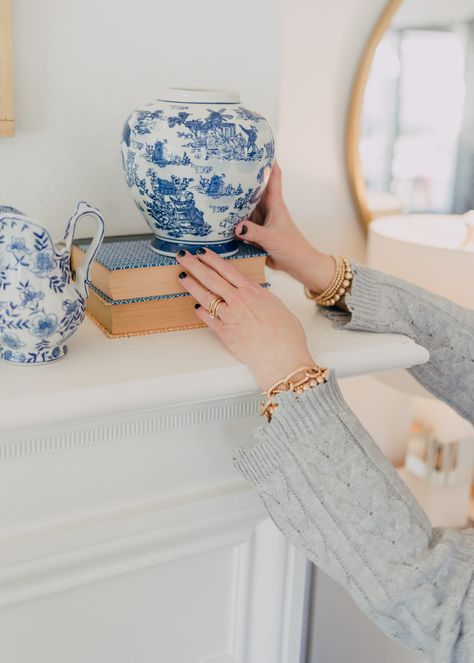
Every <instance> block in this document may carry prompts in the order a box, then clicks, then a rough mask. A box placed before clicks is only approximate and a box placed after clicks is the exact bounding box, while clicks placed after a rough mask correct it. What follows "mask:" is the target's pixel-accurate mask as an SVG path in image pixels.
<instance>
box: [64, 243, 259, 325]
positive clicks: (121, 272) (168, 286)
mask: <svg viewBox="0 0 474 663" xmlns="http://www.w3.org/2000/svg"><path fill="white" fill-rule="evenodd" d="M150 239H151V236H150V235H132V236H120V237H109V238H106V239H105V240H104V243H103V244H102V246H101V248H100V249H99V252H98V254H97V256H96V261H95V262H94V263H93V265H92V269H91V285H90V294H89V299H88V301H87V312H88V314H89V316H90V317H91V318H92V319H93V320H94V321H95V322H96V323H98V325H99V326H100V328H101V329H102V331H103V332H104V333H105V334H107V336H110V337H120V336H128V335H135V334H147V333H154V332H163V331H175V330H179V329H190V328H193V327H203V326H204V325H203V324H202V323H201V322H200V321H199V319H198V318H197V316H196V312H195V309H194V304H195V303H196V300H195V299H194V297H191V295H190V294H189V293H187V292H185V291H184V290H181V289H180V287H179V282H178V274H179V272H180V271H182V267H181V266H180V265H179V264H178V263H177V262H176V260H175V258H171V257H168V256H162V255H159V254H157V253H155V252H154V251H152V250H151V249H150ZM89 243H90V242H89V240H77V241H76V242H75V245H74V246H73V251H72V257H71V265H72V269H76V268H77V266H78V265H79V264H80V262H81V260H82V258H83V256H84V252H85V251H86V250H87V247H88V246H89ZM265 257H266V253H265V252H264V251H263V250H261V249H259V248H258V247H255V246H253V245H250V244H245V243H242V244H241V246H240V247H239V251H238V252H237V253H236V254H234V255H232V256H229V257H227V258H224V260H235V262H236V266H237V268H238V269H240V270H241V271H242V272H243V273H244V274H245V275H246V276H247V277H248V278H249V279H250V280H252V281H254V282H256V283H260V284H261V285H262V286H263V287H266V286H268V283H266V282H265V274H264V265H265Z"/></svg>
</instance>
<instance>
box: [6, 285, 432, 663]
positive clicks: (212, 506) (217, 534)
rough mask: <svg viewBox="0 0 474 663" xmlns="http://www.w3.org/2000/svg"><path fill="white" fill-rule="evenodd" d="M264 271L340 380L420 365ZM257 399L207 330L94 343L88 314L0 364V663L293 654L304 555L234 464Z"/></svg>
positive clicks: (405, 344) (244, 660)
mask: <svg viewBox="0 0 474 663" xmlns="http://www.w3.org/2000/svg"><path fill="white" fill-rule="evenodd" d="M269 280H270V281H271V282H272V288H273V290H274V292H276V293H277V294H279V295H280V296H281V297H282V298H283V299H284V300H285V302H286V303H287V305H288V306H289V308H291V309H292V310H293V311H294V312H295V313H296V314H297V315H298V317H299V318H300V319H301V320H302V321H303V323H304V325H305V328H306V332H307V335H308V338H309V345H310V349H311V351H312V353H313V356H314V358H315V360H317V361H318V362H319V363H321V364H323V365H326V366H328V367H331V368H335V369H336V371H337V374H338V375H339V376H340V377H344V376H349V375H357V374H359V375H360V374H363V373H367V372H371V371H377V370H386V369H390V368H400V367H408V366H412V365H414V364H417V363H421V362H424V361H426V360H427V358H428V355H427V352H426V351H425V350H424V349H423V348H421V347H419V346H417V345H416V344H415V343H413V342H412V341H411V340H409V339H407V338H405V337H401V336H393V335H378V334H370V333H360V332H348V331H337V330H335V329H333V328H332V326H331V323H330V322H329V321H327V320H326V319H325V318H323V317H322V316H321V315H320V314H318V313H317V312H316V311H315V305H314V304H313V302H311V301H309V300H307V299H306V298H305V297H304V294H303V291H302V288H301V286H300V285H299V284H297V283H295V282H293V281H291V280H290V279H288V278H287V277H285V276H283V275H280V274H275V273H271V275H270V278H269ZM260 400H261V396H260V393H259V390H258V387H257V385H256V383H255V381H254V379H253V377H252V375H251V373H250V371H249V370H248V369H247V368H246V367H245V366H243V365H242V364H240V363H239V362H238V361H237V360H236V359H234V357H233V356H232V355H231V354H230V353H229V352H228V351H227V350H226V348H225V347H224V346H223V345H222V344H221V342H220V341H219V340H218V339H217V338H216V337H215V336H214V335H213V334H212V332H211V331H210V330H208V329H198V330H189V331H183V332H175V333H169V334H157V335H149V336H140V337H133V338H128V339H116V340H109V339H107V338H106V337H105V336H103V335H102V333H101V332H100V331H99V330H98V329H97V328H96V327H95V326H94V325H93V324H92V323H91V322H90V321H89V320H87V321H86V322H85V323H84V325H83V326H82V328H81V329H80V330H79V332H78V333H77V335H76V336H75V337H74V338H73V339H72V341H71V343H70V353H69V355H68V356H67V357H66V359H64V360H63V361H61V362H59V363H57V364H51V365H49V366H46V367H42V368H41V367H36V366H35V367H31V368H29V367H17V366H9V365H8V364H5V363H2V364H1V365H0V412H1V417H0V634H1V636H0V639H1V650H2V656H1V658H2V661H5V662H8V663H64V661H67V662H68V663H84V661H87V662H88V663H104V662H105V661H113V662H114V663H276V661H278V662H279V663H297V662H298V661H299V659H300V654H301V646H302V642H303V636H302V632H303V622H304V605H305V603H304V602H305V595H306V594H305V588H306V569H307V564H306V560H305V558H304V557H303V556H302V555H300V554H299V553H297V552H296V551H295V550H294V549H293V548H292V547H291V546H289V545H288V543H287V542H286V540H285V539H284V538H283V537H282V536H281V535H280V533H279V532H278V531H277V529H276V528H275V527H274V526H273V524H272V523H271V522H270V521H269V519H268V518H267V515H266V512H265V509H264V508H263V505H262V504H261V502H260V500H259V499H258V497H257V496H256V494H255V493H254V491H253V489H251V488H250V486H249V485H248V484H247V483H246V482H245V481H243V479H242V477H241V475H240V474H239V473H238V472H237V471H236V470H235V469H234V467H233V464H232V449H233V447H235V446H237V445H243V446H245V445H247V446H250V445H252V444H253V436H252V429H253V428H254V427H255V426H256V425H259V424H263V423H264V422H263V421H262V419H261V418H260V417H259V416H258V408H259V402H260ZM45 633H46V634H47V637H45ZM53 634H54V637H53ZM183 634H185V637H183Z"/></svg>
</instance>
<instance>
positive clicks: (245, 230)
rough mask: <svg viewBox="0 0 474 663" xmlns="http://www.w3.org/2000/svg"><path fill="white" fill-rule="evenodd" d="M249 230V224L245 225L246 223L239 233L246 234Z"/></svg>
mask: <svg viewBox="0 0 474 663" xmlns="http://www.w3.org/2000/svg"><path fill="white" fill-rule="evenodd" d="M247 230H248V228H247V226H245V225H244V226H242V227H241V229H240V230H239V235H245V233H246V232H247Z"/></svg>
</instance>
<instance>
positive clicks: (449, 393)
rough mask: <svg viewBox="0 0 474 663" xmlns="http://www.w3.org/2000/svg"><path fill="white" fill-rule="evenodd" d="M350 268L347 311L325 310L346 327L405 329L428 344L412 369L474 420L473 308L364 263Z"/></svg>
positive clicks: (440, 395)
mask: <svg viewBox="0 0 474 663" xmlns="http://www.w3.org/2000/svg"><path fill="white" fill-rule="evenodd" d="M353 270H354V279H353V281H352V293H351V294H348V295H346V304H347V307H348V309H349V313H345V312H337V311H336V310H335V309H330V310H327V309H326V310H323V309H322V310H323V313H324V314H325V315H326V316H328V317H330V318H331V319H333V320H334V321H335V322H336V323H337V324H339V325H340V326H343V327H344V328H345V329H357V330H366V331H373V332H391V333H399V334H405V335H406V336H409V337H410V338H412V339H414V340H415V341H416V342H417V343H419V344H420V345H422V346H423V347H425V348H427V349H428V351H429V353H430V360H429V362H427V363H426V364H423V365H421V366H415V367H414V368H411V369H409V370H410V373H411V374H412V375H413V376H414V377H415V378H416V379H417V380H418V382H420V383H421V384H422V385H423V386H424V387H426V389H428V391H430V392H431V393H433V394H434V395H435V396H437V397H438V398H440V399H442V400H443V401H445V402H446V403H448V405H451V406H452V407H453V408H454V409H455V410H456V411H457V412H458V413H459V414H460V415H461V416H463V417H465V418H466V419H467V420H468V421H470V422H471V423H474V311H468V310H467V309H464V308H462V307H461V306H457V305H456V304H453V303H452V302H450V301H448V300H447V299H444V298H442V297H439V296H438V295H434V294H432V293H430V292H428V291H427V290H424V289H423V288H419V287H417V286H415V285H412V284H410V283H407V282H406V281H402V280H401V279H397V278H395V277H393V276H389V275H387V274H383V273H382V272H378V271H376V270H373V269H369V268H368V267H363V266H362V265H358V264H354V265H353Z"/></svg>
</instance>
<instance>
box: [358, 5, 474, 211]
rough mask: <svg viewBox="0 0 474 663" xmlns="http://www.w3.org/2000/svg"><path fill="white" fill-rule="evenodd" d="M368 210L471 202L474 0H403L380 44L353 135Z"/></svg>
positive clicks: (450, 207) (454, 207)
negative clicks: (356, 138) (356, 140)
mask: <svg viewBox="0 0 474 663" xmlns="http://www.w3.org/2000/svg"><path fill="white" fill-rule="evenodd" d="M359 149H360V160H361V168H362V175H363V179H364V182H365V186H366V198H367V200H366V203H367V206H368V208H369V210H370V212H371V216H372V217H375V216H381V215H383V214H388V213H396V212H400V211H401V212H435V213H461V214H462V213H464V212H466V211H468V210H471V209H473V208H474V186H473V184H474V2H473V0H436V2H435V3H434V2H432V0H404V2H402V3H401V5H400V7H399V9H398V11H397V12H396V13H395V15H394V17H393V18H392V20H391V23H390V25H389V27H388V29H387V30H386V32H385V34H384V36H383V38H382V39H381V41H380V43H379V44H378V47H377V50H376V52H375V56H374V59H373V61H372V64H371V68H370V72H369V76H368V80H367V85H366V88H365V93H364V100H363V106H362V114H361V135H360V141H359Z"/></svg>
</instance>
